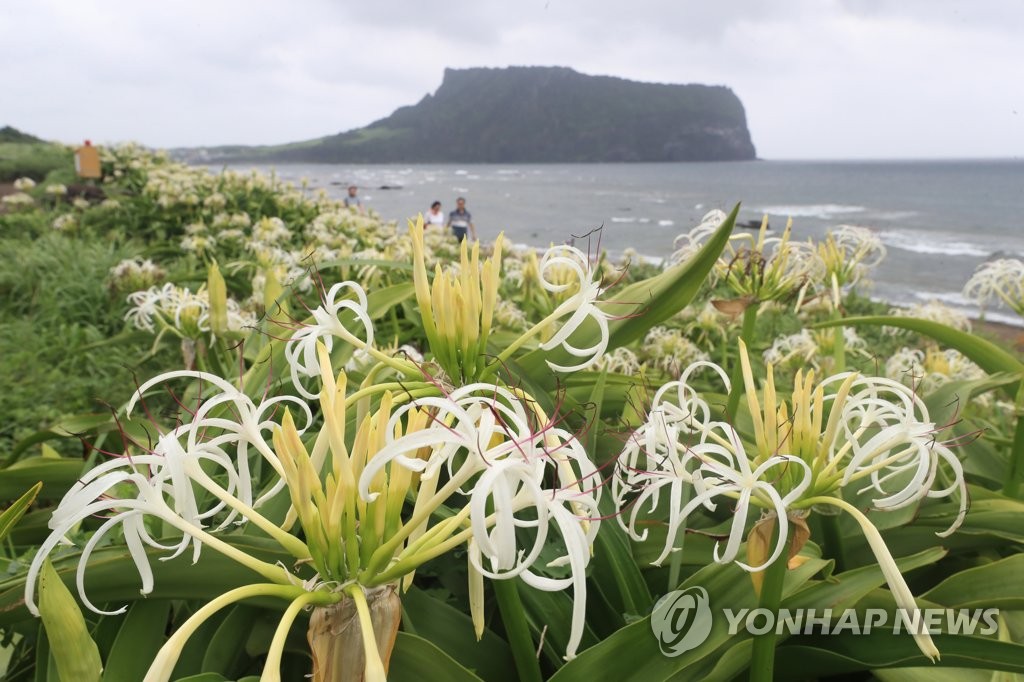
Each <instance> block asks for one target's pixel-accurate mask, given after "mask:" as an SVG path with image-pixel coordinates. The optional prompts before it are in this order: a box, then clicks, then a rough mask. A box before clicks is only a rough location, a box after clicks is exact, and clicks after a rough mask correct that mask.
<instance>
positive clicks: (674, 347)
mask: <svg viewBox="0 0 1024 682" xmlns="http://www.w3.org/2000/svg"><path fill="white" fill-rule="evenodd" d="M640 350H641V351H642V352H643V355H644V356H645V357H646V358H647V359H649V360H650V361H652V362H653V364H654V365H655V366H656V367H658V368H659V369H661V370H662V371H663V372H665V373H666V374H670V375H672V376H678V375H679V373H680V372H681V371H682V369H683V368H684V367H686V366H687V365H690V364H692V363H694V362H699V361H704V360H707V359H708V356H707V353H705V352H704V351H702V350H701V349H700V348H698V347H697V344H695V343H694V342H693V341H691V340H690V339H688V338H686V337H685V336H684V335H683V333H682V331H680V330H678V329H669V328H668V327H661V326H659V327H653V328H651V330H650V331H649V332H647V335H646V336H645V337H644V340H643V343H642V344H641V346H640Z"/></svg>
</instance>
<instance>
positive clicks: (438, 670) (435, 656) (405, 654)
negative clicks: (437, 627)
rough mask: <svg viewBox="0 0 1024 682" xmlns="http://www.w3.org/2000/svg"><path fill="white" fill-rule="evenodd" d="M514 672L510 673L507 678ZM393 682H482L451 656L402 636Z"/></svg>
mask: <svg viewBox="0 0 1024 682" xmlns="http://www.w3.org/2000/svg"><path fill="white" fill-rule="evenodd" d="M508 673H511V670H509V671H506V674H508ZM388 680H389V681H390V682H434V681H435V680H436V682H480V680H481V678H479V677H477V676H476V675H474V674H473V673H471V672H470V671H468V670H466V669H465V668H464V667H462V666H461V665H459V664H458V663H457V662H456V661H455V660H454V659H453V658H452V657H451V656H449V655H448V654H446V653H445V652H444V651H442V650H441V649H439V648H438V647H436V646H435V645H433V644H431V643H430V642H428V641H427V640H425V639H423V638H422V637H417V636H416V635H411V634H409V633H408V632H399V633H398V638H397V639H396V640H395V650H394V652H392V654H391V665H390V667H389V668H388Z"/></svg>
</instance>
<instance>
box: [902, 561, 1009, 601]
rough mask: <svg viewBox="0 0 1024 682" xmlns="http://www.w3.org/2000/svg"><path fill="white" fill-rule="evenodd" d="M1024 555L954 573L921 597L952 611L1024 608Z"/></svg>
mask: <svg viewBox="0 0 1024 682" xmlns="http://www.w3.org/2000/svg"><path fill="white" fill-rule="evenodd" d="M1022 574H1024V554H1014V555H1012V556H1008V557H1006V558H1005V559H1002V560H1000V561H996V562H994V563H991V564H986V565H985V566H979V567H977V568H969V569H967V570H964V571H960V572H959V573H955V574H954V575H951V576H950V577H948V578H946V579H945V580H943V581H942V582H941V583H939V584H938V585H936V586H935V587H933V588H932V589H931V590H929V591H928V592H926V593H925V594H923V595H922V596H921V598H922V599H926V600H928V601H931V602H935V603H936V604H942V605H943V606H947V607H950V608H961V609H967V608H981V607H984V608H999V609H1006V610H1016V609H1024V580H1021V575H1022Z"/></svg>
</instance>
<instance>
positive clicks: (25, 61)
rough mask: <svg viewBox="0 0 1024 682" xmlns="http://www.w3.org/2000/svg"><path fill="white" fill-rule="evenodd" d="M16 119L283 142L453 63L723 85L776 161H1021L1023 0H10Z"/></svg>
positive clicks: (8, 118)
mask: <svg viewBox="0 0 1024 682" xmlns="http://www.w3.org/2000/svg"><path fill="white" fill-rule="evenodd" d="M0 59H2V63H3V64H4V65H5V66H4V79H3V80H4V85H3V88H2V90H0V93H2V94H0V126H2V125H13V126H15V127H17V128H19V129H22V130H25V131H28V132H31V133H33V134H35V135H38V136H41V137H44V138H47V139H56V140H61V141H65V142H78V141H80V140H82V139H85V138H91V139H92V140H94V141H98V142H113V141H126V140H135V141H138V142H141V143H143V144H146V145H150V146H156V147H179V146H202V145H218V144H276V143H283V142H291V141H297V140H303V139H310V138H314V137H320V136H323V135H329V134H334V133H337V132H341V131H344V130H349V129H351V128H356V127H361V126H363V125H366V124H368V123H370V122H372V121H374V120H377V119H379V118H383V117H386V116H387V115H389V114H390V113H391V112H392V111H393V110H394V109H395V108H397V107H399V106H403V105H407V104H414V103H415V102H417V101H419V100H420V99H421V98H422V97H423V96H424V95H425V94H427V93H430V92H433V91H434V90H436V89H437V87H438V86H439V85H440V83H441V79H442V76H443V72H444V69H445V67H455V68H465V67H473V66H491V67H495V66H511V65H542V66H569V67H572V68H574V69H576V70H577V71H580V72H582V73H587V74H594V75H611V76H619V77H622V78H629V79H634V80H640V81H648V82H661V83H704V84H711V85H726V86H729V87H730V88H732V89H733V91H734V92H736V94H737V95H738V96H739V97H740V99H741V101H742V102H743V104H744V106H745V108H746V112H747V120H748V124H749V127H750V131H751V135H752V137H753V140H754V144H755V145H756V147H757V152H758V156H759V157H761V158H766V159H847V158H849V159H855V158H965V157H966V158H978V157H1013V158H1021V157H1024V0H964V1H957V0H888V1H887V0H785V1H783V0H730V1H725V0H723V1H721V2H709V1H707V0H660V1H659V0H632V2H611V1H610V0H571V1H570V0H517V1H515V2H511V1H507V0H449V1H447V2H425V1H423V0H376V1H374V2H347V1H339V0H335V1H333V2H330V1H327V0H290V1H289V2H284V1H282V0H278V1H276V2H263V1H261V0H245V1H241V0H202V1H199V0H175V1H174V2H161V3H156V2H139V0H104V1H100V0H32V1H31V2H5V3H3V4H2V5H0Z"/></svg>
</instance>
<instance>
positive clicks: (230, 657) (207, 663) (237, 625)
mask: <svg viewBox="0 0 1024 682" xmlns="http://www.w3.org/2000/svg"><path fill="white" fill-rule="evenodd" d="M258 612H259V609H256V608H254V607H252V606H250V605H248V604H238V605H237V606H234V607H232V608H231V609H230V610H229V611H228V614H227V616H226V617H225V618H224V620H223V622H221V624H220V626H219V627H218V628H217V631H216V632H214V633H213V636H212V637H211V638H210V639H209V640H208V644H207V647H206V655H205V656H203V664H202V668H200V670H204V671H207V672H215V673H222V674H224V675H235V674H237V673H238V672H240V671H239V670H238V667H239V663H240V662H241V661H242V660H243V658H244V657H245V642H246V640H248V639H249V634H250V631H251V629H252V623H253V621H254V620H255V619H256V614H257V613H258Z"/></svg>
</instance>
